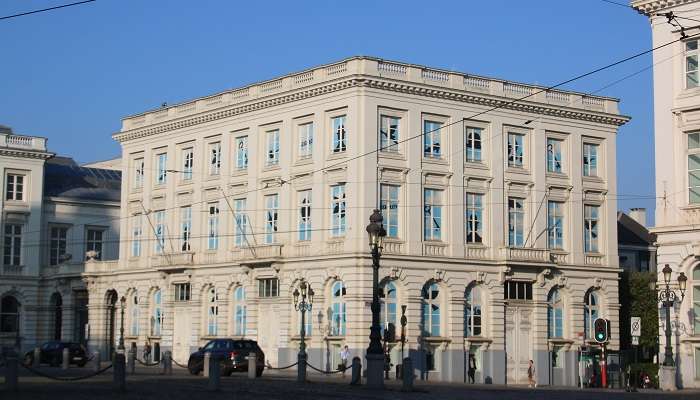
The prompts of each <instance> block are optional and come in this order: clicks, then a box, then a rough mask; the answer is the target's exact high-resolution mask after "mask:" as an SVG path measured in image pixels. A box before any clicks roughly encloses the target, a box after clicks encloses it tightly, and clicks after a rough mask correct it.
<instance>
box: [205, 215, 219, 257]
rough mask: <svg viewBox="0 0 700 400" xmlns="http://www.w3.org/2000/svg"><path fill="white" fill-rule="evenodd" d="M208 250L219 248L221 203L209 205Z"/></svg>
mask: <svg viewBox="0 0 700 400" xmlns="http://www.w3.org/2000/svg"><path fill="white" fill-rule="evenodd" d="M207 209H208V215H207V250H216V249H218V248H219V203H209V204H207Z"/></svg>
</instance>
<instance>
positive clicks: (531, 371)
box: [527, 360, 537, 387]
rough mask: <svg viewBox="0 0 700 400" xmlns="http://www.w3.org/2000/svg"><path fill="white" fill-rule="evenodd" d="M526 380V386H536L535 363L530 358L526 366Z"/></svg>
mask: <svg viewBox="0 0 700 400" xmlns="http://www.w3.org/2000/svg"><path fill="white" fill-rule="evenodd" d="M527 381H528V387H533V386H534V387H537V372H536V371H535V363H534V362H532V360H530V364H529V365H528V367H527Z"/></svg>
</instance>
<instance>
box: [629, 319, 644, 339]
mask: <svg viewBox="0 0 700 400" xmlns="http://www.w3.org/2000/svg"><path fill="white" fill-rule="evenodd" d="M630 335H631V336H632V337H635V336H636V337H640V336H642V319H641V318H640V317H632V318H630Z"/></svg>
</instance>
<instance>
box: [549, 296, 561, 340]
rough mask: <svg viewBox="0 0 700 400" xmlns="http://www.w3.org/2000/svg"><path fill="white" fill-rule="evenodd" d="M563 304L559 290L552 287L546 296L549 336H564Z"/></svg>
mask: <svg viewBox="0 0 700 400" xmlns="http://www.w3.org/2000/svg"><path fill="white" fill-rule="evenodd" d="M563 323H564V305H563V304H562V301H561V296H560V295H559V290H557V289H552V291H551V292H549V296H548V297H547V327H548V328H549V329H548V331H547V332H548V337H549V338H561V337H564V325H563Z"/></svg>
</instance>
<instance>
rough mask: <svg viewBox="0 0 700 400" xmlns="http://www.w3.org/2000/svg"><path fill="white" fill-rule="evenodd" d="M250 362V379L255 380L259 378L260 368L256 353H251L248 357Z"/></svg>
mask: <svg viewBox="0 0 700 400" xmlns="http://www.w3.org/2000/svg"><path fill="white" fill-rule="evenodd" d="M247 360H248V379H255V377H256V376H257V375H256V373H257V368H258V357H257V354H255V353H250V354H249V355H248V357H247Z"/></svg>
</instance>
